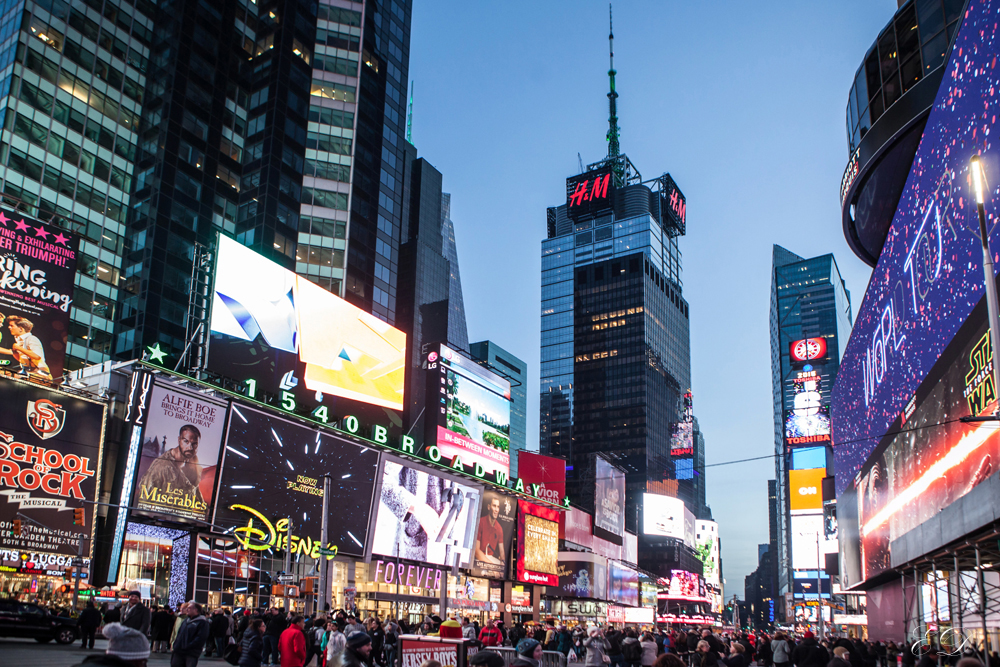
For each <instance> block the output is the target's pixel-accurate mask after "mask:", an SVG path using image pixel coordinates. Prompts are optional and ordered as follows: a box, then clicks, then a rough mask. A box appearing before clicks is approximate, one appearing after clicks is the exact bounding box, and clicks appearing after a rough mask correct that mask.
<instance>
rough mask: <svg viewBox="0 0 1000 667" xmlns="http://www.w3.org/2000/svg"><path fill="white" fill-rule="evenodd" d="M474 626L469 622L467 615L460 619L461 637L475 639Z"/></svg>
mask: <svg viewBox="0 0 1000 667" xmlns="http://www.w3.org/2000/svg"><path fill="white" fill-rule="evenodd" d="M475 638H476V626H474V625H473V624H472V623H470V622H469V617H468V616H466V617H465V618H463V619H462V639H475Z"/></svg>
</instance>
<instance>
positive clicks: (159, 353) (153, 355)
mask: <svg viewBox="0 0 1000 667" xmlns="http://www.w3.org/2000/svg"><path fill="white" fill-rule="evenodd" d="M146 351H147V352H149V360H150V361H152V362H153V363H157V364H161V365H162V364H163V361H164V359H165V358H166V356H167V352H166V350H163V349H161V348H160V344H159V343H157V344H156V345H150V346H147V347H146Z"/></svg>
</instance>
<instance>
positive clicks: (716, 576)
mask: <svg viewBox="0 0 1000 667" xmlns="http://www.w3.org/2000/svg"><path fill="white" fill-rule="evenodd" d="M695 530H696V534H695V555H696V556H697V557H698V560H700V561H701V563H702V574H703V576H704V578H705V583H706V584H710V585H712V586H714V587H716V588H718V587H719V586H720V582H721V579H720V572H719V524H717V523H716V522H714V521H698V522H696V524H695Z"/></svg>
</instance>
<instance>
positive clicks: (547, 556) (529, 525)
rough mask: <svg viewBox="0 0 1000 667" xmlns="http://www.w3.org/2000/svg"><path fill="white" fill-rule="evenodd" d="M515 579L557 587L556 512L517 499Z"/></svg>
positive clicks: (557, 516) (557, 537)
mask: <svg viewBox="0 0 1000 667" xmlns="http://www.w3.org/2000/svg"><path fill="white" fill-rule="evenodd" d="M517 505H518V509H519V512H518V516H517V580H518V581H523V582H525V583H527V584H544V585H546V586H558V585H559V512H557V511H556V510H554V509H549V508H548V507H542V506H540V505H535V504H534V503H529V502H527V501H524V500H518V501H517Z"/></svg>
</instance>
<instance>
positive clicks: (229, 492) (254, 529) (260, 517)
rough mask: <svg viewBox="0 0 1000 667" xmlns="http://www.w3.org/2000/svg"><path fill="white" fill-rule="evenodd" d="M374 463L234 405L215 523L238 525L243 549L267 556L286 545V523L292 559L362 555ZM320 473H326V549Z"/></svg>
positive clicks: (371, 455) (340, 443)
mask: <svg viewBox="0 0 1000 667" xmlns="http://www.w3.org/2000/svg"><path fill="white" fill-rule="evenodd" d="M378 465H379V453H378V452H377V451H375V450H372V449H368V448H366V447H361V446H358V445H355V444H354V443H352V442H349V441H347V440H344V439H342V438H338V437H336V436H332V435H329V434H327V433H321V432H320V431H317V430H316V429H313V428H308V427H306V426H303V425H300V424H297V423H295V422H291V421H286V420H284V419H280V418H277V417H274V416H272V415H270V414H268V413H266V412H263V411H260V410H256V409H254V408H250V407H247V406H244V405H240V404H238V403H234V404H233V406H232V408H231V409H230V411H229V432H228V435H227V439H226V446H225V455H224V458H223V462H222V474H221V481H220V483H219V492H218V499H217V500H216V503H215V508H216V509H215V519H214V523H215V524H216V525H218V526H220V527H222V528H224V529H228V528H230V527H232V526H236V529H235V530H234V531H233V534H234V535H235V536H236V538H237V539H238V540H239V541H240V546H241V547H242V548H243V549H245V550H248V551H266V550H268V549H276V548H279V547H280V545H282V544H284V539H285V535H284V533H285V531H286V530H287V527H288V519H289V518H290V519H291V520H292V547H293V549H294V550H295V553H303V554H306V555H310V556H313V557H316V556H317V555H318V550H319V549H320V548H325V549H332V550H336V552H337V554H338V555H350V556H363V555H364V553H365V546H366V545H367V540H368V526H369V523H370V521H369V520H370V517H371V507H372V497H373V494H374V492H375V482H376V479H377V475H378ZM323 475H330V515H329V523H328V536H329V540H328V542H327V543H326V544H323V543H322V541H321V538H322V532H321V525H322V521H323Z"/></svg>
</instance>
